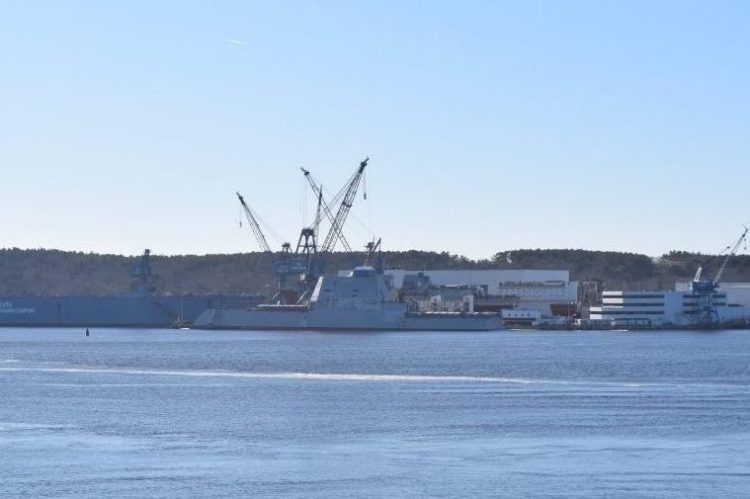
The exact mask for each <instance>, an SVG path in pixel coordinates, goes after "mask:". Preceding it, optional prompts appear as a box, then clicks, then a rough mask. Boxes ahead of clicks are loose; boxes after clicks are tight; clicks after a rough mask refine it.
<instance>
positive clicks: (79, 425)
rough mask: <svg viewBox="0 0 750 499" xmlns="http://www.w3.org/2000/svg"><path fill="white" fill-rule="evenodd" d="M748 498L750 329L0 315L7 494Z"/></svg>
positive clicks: (2, 470) (0, 457)
mask: <svg viewBox="0 0 750 499" xmlns="http://www.w3.org/2000/svg"><path fill="white" fill-rule="evenodd" d="M243 496H245V497H249V496H252V497H305V498H307V497H321V498H351V497H486V496H493V497H540V496H544V497H649V498H651V497H670V498H672V497H674V498H677V497H680V498H682V497H748V496H750V331H715V332H706V333H703V332H686V331H653V332H648V331H641V332H531V331H528V332H516V331H504V332H492V333H445V332H440V333H438V332H435V333H430V332H424V333H361V332H357V333H320V332H235V331H222V332H206V331H182V330H118V329H108V330H93V331H92V334H91V336H90V337H89V338H86V337H85V336H84V334H83V331H82V330H78V329H75V330H74V329H62V330H55V329H0V497H56V498H58V497H76V498H80V497H91V498H93V497H96V498H99V497H151V498H157V497H165V498H178V497H179V498H182V497H201V498H212V497H243Z"/></svg>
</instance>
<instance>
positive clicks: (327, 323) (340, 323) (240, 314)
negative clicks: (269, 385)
mask: <svg viewBox="0 0 750 499" xmlns="http://www.w3.org/2000/svg"><path fill="white" fill-rule="evenodd" d="M193 327H194V328H196V329H247V330H279V329H281V330H347V331H354V330H360V331H495V330H499V329H502V323H501V320H500V318H499V317H498V316H496V315H494V314H405V313H403V310H402V309H401V308H400V307H394V309H393V310H388V309H386V310H383V311H381V310H335V311H331V310H315V309H311V310H294V311H289V310H280V311H268V310H207V311H206V312H204V313H203V314H201V316H200V317H198V318H197V319H196V321H195V323H194V325H193Z"/></svg>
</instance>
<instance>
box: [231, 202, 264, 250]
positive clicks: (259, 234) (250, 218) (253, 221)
mask: <svg viewBox="0 0 750 499" xmlns="http://www.w3.org/2000/svg"><path fill="white" fill-rule="evenodd" d="M237 198H238V199H239V200H240V204H242V210H243V211H244V212H245V218H246V219H247V223H248V224H249V225H250V230H251V231H252V232H253V235H254V236H255V239H256V240H257V241H258V244H259V245H260V247H261V249H262V250H263V251H265V252H269V253H270V252H271V247H270V246H269V245H268V241H266V236H264V235H263V231H262V230H261V229H260V225H259V224H258V220H257V218H256V217H255V215H254V214H253V211H252V210H251V209H250V207H249V206H248V205H247V203H245V198H243V197H242V194H240V193H239V192H237Z"/></svg>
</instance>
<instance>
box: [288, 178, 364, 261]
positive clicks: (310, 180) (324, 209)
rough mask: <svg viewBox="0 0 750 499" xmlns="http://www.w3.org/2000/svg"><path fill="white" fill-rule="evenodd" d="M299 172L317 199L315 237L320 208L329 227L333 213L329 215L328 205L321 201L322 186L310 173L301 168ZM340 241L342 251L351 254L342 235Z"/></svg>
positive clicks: (314, 223) (318, 224)
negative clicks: (342, 247)
mask: <svg viewBox="0 0 750 499" xmlns="http://www.w3.org/2000/svg"><path fill="white" fill-rule="evenodd" d="M300 170H302V173H303V174H304V176H305V178H306V179H307V182H308V183H309V184H310V188H311V189H312V191H313V192H314V193H315V195H316V196H317V197H318V213H317V215H316V216H315V221H314V222H313V226H314V227H315V234H316V235H317V229H318V227H319V226H320V222H321V208H322V213H324V214H325V216H326V218H328V221H329V222H330V223H331V225H333V223H334V220H335V218H334V216H333V213H331V209H330V207H329V206H328V203H326V201H325V199H323V186H322V185H321V184H319V183H318V182H317V181H316V180H315V179H314V178H313V176H312V174H311V173H310V171H308V170H305V169H304V168H302V167H300ZM340 239H341V244H342V245H343V246H344V249H345V250H346V251H349V252H351V251H352V247H351V246H350V245H349V242H348V241H347V240H346V237H345V236H344V234H343V233H342V234H341V235H340Z"/></svg>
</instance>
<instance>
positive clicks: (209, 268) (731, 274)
mask: <svg viewBox="0 0 750 499" xmlns="http://www.w3.org/2000/svg"><path fill="white" fill-rule="evenodd" d="M383 255H384V256H385V258H386V262H387V266H388V267H389V268H403V269H413V270H429V269H519V268H525V269H562V270H570V272H571V278H572V279H577V280H600V281H602V282H603V284H604V287H605V288H606V289H660V288H671V287H672V286H673V285H674V282H675V281H676V280H685V279H690V278H692V277H693V275H694V274H695V270H696V268H697V267H698V265H700V264H704V265H705V273H704V276H712V275H713V273H715V272H716V270H717V268H718V266H719V263H720V261H721V259H720V258H719V257H716V256H709V255H699V254H692V253H685V252H672V253H669V254H667V255H664V256H662V257H661V258H657V259H653V258H651V257H648V256H646V255H640V254H635V253H618V252H609V251H606V252H605V251H586V250H539V249H537V250H513V251H510V252H506V251H502V252H498V253H497V254H496V255H495V257H493V258H491V259H486V260H471V259H468V258H465V257H463V256H460V255H453V254H450V253H447V252H442V253H437V252H430V251H398V252H385V253H383ZM277 257H278V255H272V254H264V253H243V254H229V255H202V256H193V255H185V256H163V255H152V256H151V267H152V269H153V273H154V281H153V285H154V287H155V290H156V292H157V293H168V294H189V293H264V294H265V293H268V292H270V291H272V290H273V288H274V286H275V279H274V275H273V273H272V272H271V263H272V262H273V260H274V259H275V258H277ZM362 258H363V255H362V254H361V253H334V254H332V255H331V256H330V258H329V260H328V265H327V267H326V270H327V271H329V272H334V271H336V270H339V269H348V268H351V267H353V266H354V265H357V264H359V263H360V262H361V261H362ZM137 262H138V257H125V256H120V255H99V254H93V253H80V252H68V251H59V250H45V249H38V250H20V249H16V248H14V249H4V250H0V294H2V295H6V296H7V295H22V294H23V295H25V294H32V295H67V294H72V295H113V294H120V293H127V292H129V291H131V288H132V285H133V281H134V278H133V277H131V268H132V267H133V266H134V265H135V264H136V263H137ZM725 280H727V281H750V256H744V255H743V256H738V257H736V258H734V259H733V260H732V261H731V262H730V265H729V267H728V268H727V271H726V273H725Z"/></svg>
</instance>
